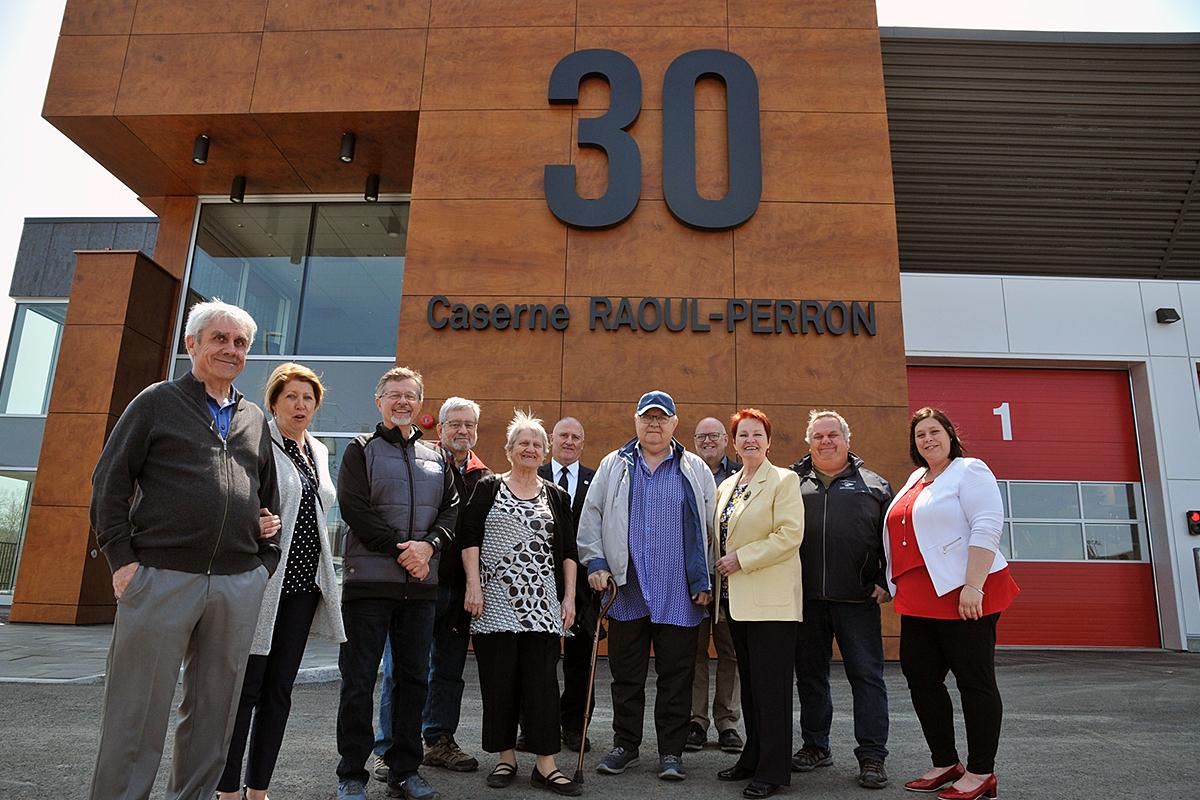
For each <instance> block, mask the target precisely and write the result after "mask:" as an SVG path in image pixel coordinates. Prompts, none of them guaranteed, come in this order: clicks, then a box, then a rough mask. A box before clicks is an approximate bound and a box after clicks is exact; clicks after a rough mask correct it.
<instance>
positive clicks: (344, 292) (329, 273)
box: [296, 203, 408, 355]
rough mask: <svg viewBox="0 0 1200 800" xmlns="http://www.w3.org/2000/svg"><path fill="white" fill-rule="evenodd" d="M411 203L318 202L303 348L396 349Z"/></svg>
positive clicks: (315, 351)
mask: <svg viewBox="0 0 1200 800" xmlns="http://www.w3.org/2000/svg"><path fill="white" fill-rule="evenodd" d="M407 230H408V206H407V205H399V204H396V205H390V204H386V203H385V204H382V205H381V204H377V203H367V204H359V203H340V204H329V205H322V206H318V207H317V216H316V223H315V227H314V230H313V241H312V249H311V253H310V255H309V257H308V267H307V276H308V277H307V283H306V285H305V290H304V311H303V314H302V315H301V317H300V336H299V343H298V345H297V348H296V352H297V353H302V354H304V355H391V354H393V353H395V352H396V329H397V327H398V325H399V319H400V317H399V314H400V286H401V282H402V281H403V277H404V248H405V239H406V236H405V234H406V232H407Z"/></svg>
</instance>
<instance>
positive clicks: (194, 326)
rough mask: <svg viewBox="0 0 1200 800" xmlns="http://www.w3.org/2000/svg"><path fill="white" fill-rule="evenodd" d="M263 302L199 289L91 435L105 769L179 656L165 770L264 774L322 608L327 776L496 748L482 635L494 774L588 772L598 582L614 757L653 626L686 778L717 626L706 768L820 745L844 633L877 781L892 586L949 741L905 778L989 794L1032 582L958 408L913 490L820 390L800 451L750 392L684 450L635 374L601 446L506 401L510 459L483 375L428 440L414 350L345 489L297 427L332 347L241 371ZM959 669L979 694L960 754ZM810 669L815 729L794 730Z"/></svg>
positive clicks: (665, 406) (634, 737) (664, 739)
mask: <svg viewBox="0 0 1200 800" xmlns="http://www.w3.org/2000/svg"><path fill="white" fill-rule="evenodd" d="M255 333H256V326H255V323H254V321H253V319H252V318H251V317H250V315H249V314H247V313H246V312H245V311H243V310H242V309H240V308H237V307H236V306H231V305H228V304H225V303H221V302H220V301H213V302H205V303H200V304H197V305H195V306H193V308H192V309H191V311H190V313H189V316H188V320H187V323H186V328H185V343H186V346H187V350H188V353H189V355H190V356H191V359H192V369H191V371H189V372H188V373H186V374H184V375H183V376H181V377H180V378H178V379H176V380H174V381H168V382H164V383H159V384H155V385H153V386H151V387H148V388H147V389H146V390H144V391H143V392H142V393H141V394H139V395H138V397H137V398H135V399H134V401H133V402H132V403H131V404H130V405H129V407H128V408H127V409H126V411H125V412H124V413H123V414H122V416H121V418H120V419H119V420H118V422H117V423H116V425H115V426H114V429H113V432H112V434H111V435H110V437H109V440H108V442H107V444H106V446H105V449H104V452H103V453H102V455H101V457H100V460H99V462H98V464H97V467H96V471H95V474H94V477H93V500H92V525H93V529H94V531H95V535H96V538H97V541H98V544H99V546H100V549H101V550H102V551H103V552H104V554H105V556H106V557H107V558H108V560H109V563H110V565H111V566H112V569H113V589H114V594H115V595H116V596H117V600H118V605H117V618H116V624H115V626H114V634H113V643H112V648H111V650H110V653H109V668H108V680H107V684H106V690H105V703H104V712H103V723H102V730H101V739H100V748H99V754H98V756H97V765H96V770H95V774H94V777H93V781H92V788H91V797H92V798H94V799H98V798H112V797H127V798H145V797H148V795H149V792H150V787H151V786H152V784H153V782H154V778H155V774H156V772H157V769H158V766H159V761H160V760H161V755H162V749H163V740H164V738H165V734H166V728H167V721H168V717H169V711H170V703H171V699H172V695H173V693H174V689H175V683H176V680H177V678H178V676H179V670H180V666H181V664H182V666H183V692H184V694H183V700H182V702H181V705H180V708H179V724H178V726H177V729H176V735H175V753H174V757H173V760H172V768H171V777H170V780H169V785H168V796H170V797H172V798H207V797H210V796H211V793H212V792H213V790H214V789H216V791H217V797H218V798H219V800H234V798H239V797H244V798H248V799H249V800H265V798H266V797H267V789H268V787H269V784H270V780H271V776H272V772H273V770H274V767H275V763H276V760H277V758H278V755H279V753H280V749H281V746H282V742H283V736H284V731H285V728H286V724H287V719H288V714H289V711H290V706H291V693H292V686H293V683H294V681H295V679H296V675H297V672H298V670H299V666H300V662H301V659H302V657H303V653H304V646H305V643H306V641H307V638H308V635H309V633H310V632H320V633H323V634H325V635H327V636H330V637H331V638H333V639H335V640H337V641H340V642H341V650H340V656H339V669H340V672H341V679H342V682H341V693H340V701H339V707H338V713H337V748H338V752H339V755H340V761H339V763H338V766H337V776H338V789H337V797H338V798H342V799H345V800H365V798H366V791H367V784H368V783H369V781H370V778H371V776H372V774H374V776H375V777H376V778H378V779H379V780H381V781H384V782H386V784H387V793H388V795H389V796H395V797H406V798H410V799H411V800H436V798H438V797H439V794H438V792H437V791H436V790H435V789H434V788H433V787H432V786H431V785H430V784H429V783H428V782H427V781H426V779H425V778H424V777H423V776H422V775H421V773H420V772H419V767H420V766H421V765H422V764H424V765H427V766H438V767H444V768H448V769H452V770H458V771H473V770H476V769H478V767H479V761H478V759H477V758H475V757H474V756H471V755H470V754H468V753H466V752H464V751H463V750H462V748H461V747H460V746H459V745H458V743H457V741H456V739H455V734H456V731H457V727H458V719H459V712H460V707H461V703H462V696H463V687H464V680H463V671H464V668H465V664H466V656H467V650H468V645H469V644H471V643H473V647H474V651H475V655H476V661H477V664H478V667H479V679H480V689H481V693H482V697H483V736H482V747H483V750H485V751H487V752H489V753H494V754H496V755H497V762H496V764H495V766H494V767H493V768H492V769H491V771H490V773H489V775H488V776H487V779H486V783H487V785H488V786H490V787H495V788H502V787H505V786H508V785H509V784H511V783H512V782H513V781H514V780H515V779H516V777H517V774H518V765H517V752H518V751H519V750H523V751H527V752H530V753H532V754H534V755H535V757H536V759H535V763H534V765H533V767H532V771H531V773H530V778H529V780H530V782H531V783H532V784H533V785H534V786H537V787H540V788H543V789H546V790H548V791H551V792H553V793H556V794H562V795H577V794H579V793H580V792H581V790H582V786H581V785H580V783H579V782H578V781H576V780H574V779H573V778H571V777H568V776H567V775H566V774H564V773H563V772H562V771H561V770H560V769H559V768H558V765H557V764H556V761H555V756H556V754H558V753H559V752H560V749H561V746H562V745H563V744H565V745H566V746H567V747H568V748H569V749H571V750H574V751H577V752H578V751H586V750H587V749H589V748H590V746H591V743H590V742H589V741H588V739H587V738H586V737H585V736H584V735H583V731H584V729H585V719H586V718H587V716H588V715H589V714H590V713H591V708H588V707H587V699H586V698H587V692H588V677H589V666H590V660H591V650H592V635H593V631H595V630H596V629H597V626H598V615H599V598H600V596H601V595H602V594H603V593H605V592H612V593H614V594H612V595H611V596H610V597H611V608H610V610H609V612H608V623H607V637H608V662H609V668H610V671H611V673H612V705H613V746H612V748H611V750H609V751H608V752H607V753H606V754H605V755H604V756H603V757H602V758H601V759H600V761H599V764H598V766H597V771H598V772H599V773H601V774H609V775H615V774H620V773H623V772H625V771H626V770H627V769H629V768H630V767H632V766H634V765H636V764H638V763H639V758H640V748H641V745H642V727H643V717H644V713H645V699H646V698H645V694H646V691H645V687H646V680H647V676H648V672H649V661H650V656H651V652H653V655H654V658H655V672H656V675H657V678H656V680H657V695H656V700H655V708H654V728H655V737H656V747H657V755H658V759H657V768H656V772H657V774H658V777H659V778H661V779H663V780H667V781H679V780H683V779H685V778H686V776H687V771H686V769H685V767H684V764H683V758H682V757H683V753H684V752H685V751H694V750H699V749H701V748H703V747H704V746H705V745H706V743H707V736H708V727H709V724H710V705H709V694H708V672H709V643H710V639H711V641H712V643H713V644H714V645H715V648H716V652H717V656H718V659H717V670H716V673H717V674H716V694H715V697H714V699H713V702H712V705H711V722H712V724H713V726H714V727H715V729H716V734H717V743H718V744H719V746H720V747H721V749H722V750H724V751H726V752H729V753H738V758H737V760H736V762H735V763H734V764H733V765H732V766H730V767H729V768H727V769H724V770H721V771H720V772H719V773H718V775H717V777H718V778H719V779H721V780H723V781H738V782H745V786H744V788H743V792H742V793H743V795H744V796H746V797H750V798H761V797H767V796H770V795H771V794H773V793H774V792H775V791H776V790H778V789H779V788H780V787H781V786H784V785H787V784H788V783H789V782H790V778H791V773H792V772H807V771H811V770H813V769H816V768H818V767H823V766H827V765H829V764H830V763H832V755H831V750H830V742H829V732H830V727H831V720H832V703H831V695H830V688H829V666H830V659H831V647H832V642H833V640H834V639H835V638H836V640H837V642H838V645H839V649H840V650H841V653H842V656H843V660H844V665H845V669H846V674H847V677H848V678H849V680H850V683H851V687H852V690H853V697H854V731H855V737H856V739H857V742H858V747H857V748H856V749H855V755H856V757H857V759H858V762H859V772H858V782H859V784H860V785H862V786H864V787H867V788H881V787H883V786H886V785H887V784H888V778H887V774H886V772H885V770H884V760H885V759H886V756H887V737H888V706H887V692H886V687H885V685H884V680H883V649H882V638H881V631H880V606H881V605H882V604H884V603H887V602H890V601H891V600H892V598H893V597H894V598H895V603H896V608H897V611H899V612H900V614H901V648H900V649H901V664H902V668H903V672H904V675H905V677H906V679H907V682H908V685H909V688H910V692H911V695H912V700H913V704H914V707H915V708H916V711H917V715H918V718H919V720H920V722H921V726H922V730H923V732H924V734H925V737H926V740H927V742H928V744H929V747H930V752H931V758H932V762H933V768H932V769H931V770H929V771H928V772H926V773H925V774H924V775H922V776H920V777H919V778H917V779H914V780H912V781H909V782H908V783H907V784H905V788H906V789H909V790H912V791H919V792H940V794H939V797H941V798H944V799H945V800H974V798H978V797H986V798H994V797H995V796H996V794H997V785H996V776H995V772H994V763H993V762H994V757H995V753H996V749H997V745H998V740H999V731H1000V720H1001V703H1000V695H999V691H998V689H997V688H996V680H995V670H994V648H995V637H996V622H997V620H998V618H999V615H1000V613H1001V612H1002V611H1003V610H1004V609H1005V608H1007V606H1008V604H1009V603H1010V602H1011V601H1012V599H1013V598H1014V597H1015V595H1016V593H1017V591H1018V590H1017V587H1016V584H1015V583H1014V582H1013V581H1012V578H1011V576H1010V575H1009V574H1008V569H1007V565H1006V563H1005V561H1004V558H1003V556H1002V555H1001V554H1000V553H999V552H998V546H999V538H1000V530H1001V524H1002V517H1003V509H1002V504H1001V501H1000V494H999V490H998V487H997V484H996V480H995V478H994V476H993V475H992V473H991V472H990V471H989V470H988V468H987V466H986V465H985V464H983V462H981V461H979V460H977V459H971V458H966V457H965V455H964V451H963V447H962V444H961V441H960V440H959V439H958V436H957V433H956V431H955V429H954V426H953V424H952V423H951V422H950V420H949V419H948V418H947V417H946V415H945V414H944V413H942V412H940V411H937V410H935V409H921V410H920V411H918V412H917V413H916V414H915V415H914V417H913V419H912V423H911V426H910V447H911V455H912V459H913V462H914V464H915V465H916V466H917V469H916V470H915V471H914V473H913V474H912V476H910V478H909V480H908V481H907V482H906V484H905V486H904V487H903V488H902V489H901V491H900V492H899V493H898V494H897V495H895V496H893V494H892V491H891V488H890V487H889V485H888V483H887V482H886V481H885V480H884V479H883V478H881V477H880V476H878V475H877V474H875V473H874V472H872V471H870V470H869V469H867V468H866V467H865V466H864V465H863V462H862V460H861V459H859V458H858V457H857V456H855V455H854V454H853V453H851V452H850V450H849V444H850V429H849V426H848V424H847V423H846V420H845V419H843V418H842V417H841V415H839V414H838V413H836V412H834V411H815V412H813V413H812V414H811V416H810V419H809V422H808V427H807V431H806V434H805V440H806V442H807V443H808V446H809V454H808V455H807V456H805V457H804V458H803V459H801V460H800V461H799V462H797V463H795V464H793V465H791V467H790V468H783V467H778V466H775V465H774V464H772V463H771V461H770V460H769V458H768V455H769V452H770V447H771V432H772V430H771V428H772V426H771V420H770V418H769V417H768V416H767V415H766V414H764V413H763V412H762V411H759V410H756V409H752V408H746V409H742V410H740V411H738V412H737V413H736V414H735V415H734V416H733V418H732V419H731V420H730V422H729V425H728V428H726V426H725V425H724V424H722V423H721V421H719V420H716V419H714V418H707V419H704V420H702V421H701V422H700V423H699V424H698V425H697V426H696V430H695V434H694V443H695V445H694V446H695V452H692V451H689V450H687V449H686V448H684V447H683V446H682V445H681V444H680V443H679V442H678V441H677V439H676V438H675V435H674V434H675V430H676V428H677V427H678V425H679V417H678V414H677V410H676V406H675V402H674V400H673V398H672V397H671V396H670V395H668V394H667V393H665V392H662V391H651V392H647V393H646V394H645V395H643V396H642V398H641V399H640V400H639V402H638V403H637V405H636V407H635V409H634V414H633V427H634V436H633V438H631V439H630V440H629V441H628V442H627V443H626V444H625V445H623V446H622V447H620V448H618V449H616V450H614V451H613V452H611V453H609V454H608V455H606V456H605V457H604V458H603V459H602V460H601V462H600V464H599V466H598V468H597V469H596V470H595V471H594V472H593V471H592V470H590V469H588V468H587V467H584V466H583V465H582V464H581V463H580V456H581V455H582V452H583V447H584V442H585V434H584V429H583V425H582V424H581V423H580V422H579V421H578V420H576V419H573V418H570V417H567V418H564V419H561V420H559V421H558V423H557V424H556V425H555V426H554V428H553V431H552V433H551V432H547V431H546V429H545V427H544V426H543V424H542V421H541V420H539V419H537V418H535V417H533V416H531V415H529V414H525V413H522V412H517V413H516V415H515V416H514V417H513V419H512V421H511V422H510V423H509V425H508V428H507V431H506V441H505V456H506V459H507V461H508V462H509V464H508V468H507V470H506V471H504V472H503V473H501V474H496V473H493V472H492V471H491V470H490V469H488V467H487V466H486V465H485V464H484V463H483V462H482V461H481V460H480V459H479V457H478V456H477V455H476V454H475V453H474V449H473V448H474V447H475V444H476V441H477V436H478V424H479V415H480V407H479V406H478V404H476V403H474V402H473V401H471V400H467V399H465V398H461V397H452V398H450V399H449V400H447V401H446V402H445V403H444V404H443V406H442V407H441V409H440V412H439V415H438V424H437V432H438V442H437V443H435V444H427V443H426V442H424V441H422V440H421V432H420V429H419V428H418V427H417V426H416V425H415V424H414V421H415V419H416V418H417V416H418V415H419V413H420V410H421V406H422V402H423V400H424V383H423V380H422V377H421V375H420V374H419V373H417V372H415V371H414V370H411V369H409V368H406V367H396V368H393V369H391V370H388V371H387V372H386V373H385V374H384V375H383V376H382V377H381V378H380V380H379V382H378V385H377V387H376V391H375V404H376V407H377V409H378V410H379V413H380V422H379V424H378V425H377V426H376V428H375V430H374V431H373V432H371V433H369V434H363V435H361V436H359V437H357V438H355V439H354V440H352V441H351V442H349V443H348V445H347V446H346V448H345V451H344V453H343V456H342V461H341V467H340V470H339V473H338V479H337V486H336V488H335V487H334V485H333V482H332V480H331V477H330V474H329V468H328V451H327V450H326V448H325V446H324V445H323V444H322V443H321V442H320V441H319V440H317V439H316V438H314V437H313V436H312V435H311V434H310V433H309V432H308V428H309V426H310V424H311V423H312V421H313V418H314V416H315V415H316V413H317V410H318V409H319V407H320V404H321V402H322V399H323V395H324V387H323V386H322V384H321V380H320V377H319V376H318V375H316V374H315V373H314V372H312V371H311V370H310V369H308V368H306V367H304V366H302V365H299V364H283V365H280V366H279V367H278V368H277V369H276V370H275V371H274V372H273V373H272V375H271V377H270V379H269V381H268V385H267V387H266V392H265V397H264V399H265V405H266V409H267V411H268V412H269V414H270V419H268V418H267V415H264V414H263V412H262V411H261V410H260V409H259V407H258V406H257V405H255V404H254V403H252V402H250V401H249V400H247V399H246V398H245V397H243V396H242V395H241V393H240V392H238V390H237V389H235V388H234V386H233V383H234V380H235V379H236V378H237V376H238V375H239V374H240V373H241V370H242V368H243V367H244V365H245V358H246V354H247V353H248V351H249V349H250V346H251V344H252V342H253V340H254V336H255ZM730 441H732V444H733V449H734V452H735V454H736V456H737V460H736V461H735V460H733V459H731V458H730V457H729V455H728V446H729V444H730ZM548 456H550V458H549V462H548V463H547V457H548ZM335 499H336V501H337V502H338V504H339V506H340V510H341V514H342V517H343V519H344V521H345V522H346V524H347V526H348V532H347V535H346V541H345V553H344V560H343V581H342V585H341V586H340V587H339V585H338V583H337V580H336V577H335V573H334V568H333V559H332V555H331V552H330V545H329V538H328V535H327V530H326V518H327V512H328V509H329V508H330V505H331V503H333V502H334V501H335ZM781 653H794V658H788V657H784V658H782V659H781V658H780V654H781ZM150 654H152V657H150ZM560 658H561V660H562V661H563V675H564V680H563V683H562V686H561V690H560V684H559V679H558V662H559V660H560ZM381 662H382V664H383V668H384V680H383V687H382V689H383V691H382V695H381V700H380V704H379V724H378V726H375V725H373V724H372V722H373V719H372V718H373V711H374V708H375V704H374V693H375V687H376V681H377V676H378V673H379V669H380V665H381ZM948 672H953V673H954V675H955V678H956V680H957V681H958V686H959V689H960V692H961V694H962V698H963V713H964V717H965V721H966V725H967V739H968V747H969V751H970V752H969V758H968V760H967V763H966V765H965V766H964V765H963V764H962V763H961V761H960V759H959V755H958V752H957V750H956V748H955V738H954V724H953V716H952V706H951V702H950V698H949V694H948V692H947V690H946V686H945V678H946V676H947V674H948ZM739 673H740V674H739ZM793 680H794V681H795V685H796V687H797V691H798V695H799V700H800V727H801V735H802V740H803V741H802V746H801V747H800V748H799V750H797V751H795V752H794V753H793V752H792V718H793V715H792V699H791V698H792V683H793ZM741 716H744V727H745V733H746V736H745V740H744V741H743V740H742V738H741V736H740V735H739V734H738V731H737V723H738V721H739V717H741Z"/></svg>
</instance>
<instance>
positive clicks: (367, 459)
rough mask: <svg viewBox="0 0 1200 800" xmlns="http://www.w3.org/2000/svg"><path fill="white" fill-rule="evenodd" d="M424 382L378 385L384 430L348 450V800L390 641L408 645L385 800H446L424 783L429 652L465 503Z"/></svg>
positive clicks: (361, 793)
mask: <svg viewBox="0 0 1200 800" xmlns="http://www.w3.org/2000/svg"><path fill="white" fill-rule="evenodd" d="M424 396H425V386H424V382H423V381H422V379H421V374H420V373H419V372H415V371H414V370H411V369H409V368H408V367H395V368H393V369H390V370H388V371H387V372H385V373H384V374H383V377H381V378H380V379H379V383H378V385H377V386H376V388H375V405H376V407H377V408H378V409H379V414H380V417H381V418H382V421H381V422H380V423H379V424H378V425H376V426H375V430H374V432H372V433H370V434H363V435H362V436H359V437H357V438H355V439H354V440H353V441H351V442H350V443H349V444H348V445H347V446H346V452H345V455H344V456H343V457H342V468H341V471H340V473H339V475H338V504H339V505H340V507H341V511H342V519H343V520H345V522H346V524H347V526H348V530H347V532H346V551H345V558H344V561H343V576H344V577H343V582H344V583H343V588H342V620H343V622H344V623H345V626H346V641H345V642H344V643H343V644H342V648H341V654H340V657H339V658H338V668H339V670H340V671H341V673H342V693H341V701H340V703H339V705H338V718H337V745H338V753H339V754H340V755H341V761H340V762H339V763H338V768H337V774H338V790H337V797H338V800H366V796H367V793H366V783H367V780H368V777H369V776H368V774H367V769H366V765H367V757H368V756H370V754H371V747H372V745H373V744H374V741H375V736H374V733H373V731H372V728H371V710H372V701H373V699H374V694H375V677H376V675H377V673H378V671H379V660H380V658H381V657H382V656H383V648H384V645H385V643H386V642H387V640H388V637H389V636H390V637H391V640H392V641H393V642H396V643H397V644H400V645H402V646H398V647H396V648H394V649H393V652H392V654H393V656H394V658H395V661H394V665H393V670H392V675H393V683H392V686H391V695H392V739H393V742H392V746H391V747H390V748H388V750H387V752H386V753H384V755H383V758H384V760H385V761H386V762H387V766H388V779H387V783H388V788H387V793H388V795H389V796H391V797H405V798H409V800H437V799H438V797H439V795H438V793H437V792H436V791H435V790H434V789H433V787H431V786H430V785H429V784H428V783H427V782H426V781H425V779H424V778H423V777H422V776H421V775H420V773H418V772H417V768H418V767H419V766H420V764H421V760H422V757H423V755H424V748H423V747H422V741H421V710H422V709H423V708H424V707H425V701H426V698H427V695H428V672H429V646H430V642H431V641H432V639H433V622H434V614H435V607H436V604H437V583H438V561H439V555H440V553H441V552H442V551H443V550H444V549H446V548H447V547H448V546H449V545H450V544H451V543H452V542H453V540H454V523H455V520H456V517H457V510H458V493H457V491H455V488H454V476H453V474H452V471H451V470H452V468H451V467H450V466H449V465H448V464H447V462H446V456H445V454H444V453H443V452H442V450H441V449H440V448H437V447H433V446H430V445H427V444H425V443H424V442H421V441H418V440H419V439H420V438H421V431H420V429H418V428H417V427H416V426H414V425H413V420H414V419H415V418H416V417H417V415H418V414H420V413H421V402H422V401H423V400H424Z"/></svg>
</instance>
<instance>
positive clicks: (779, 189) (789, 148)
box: [762, 111, 892, 204]
mask: <svg viewBox="0 0 1200 800" xmlns="http://www.w3.org/2000/svg"><path fill="white" fill-rule="evenodd" d="M762 144H763V147H762V153H763V155H762V157H763V200H782V201H792V202H810V203H814V202H816V203H820V202H831V203H839V202H840V203H889V204H890V203H892V180H891V177H892V160H891V155H890V153H889V151H888V126H887V117H886V116H885V115H883V114H817V113H812V114H809V113H799V112H796V113H785V112H778V111H776V112H763V114H762Z"/></svg>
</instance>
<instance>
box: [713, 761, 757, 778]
mask: <svg viewBox="0 0 1200 800" xmlns="http://www.w3.org/2000/svg"><path fill="white" fill-rule="evenodd" d="M753 777H754V770H752V769H750V768H749V767H739V766H738V765H737V764H734V765H733V766H732V767H730V768H729V769H723V770H721V771H720V772H718V773H717V780H719V781H744V780H747V779H749V778H753Z"/></svg>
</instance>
